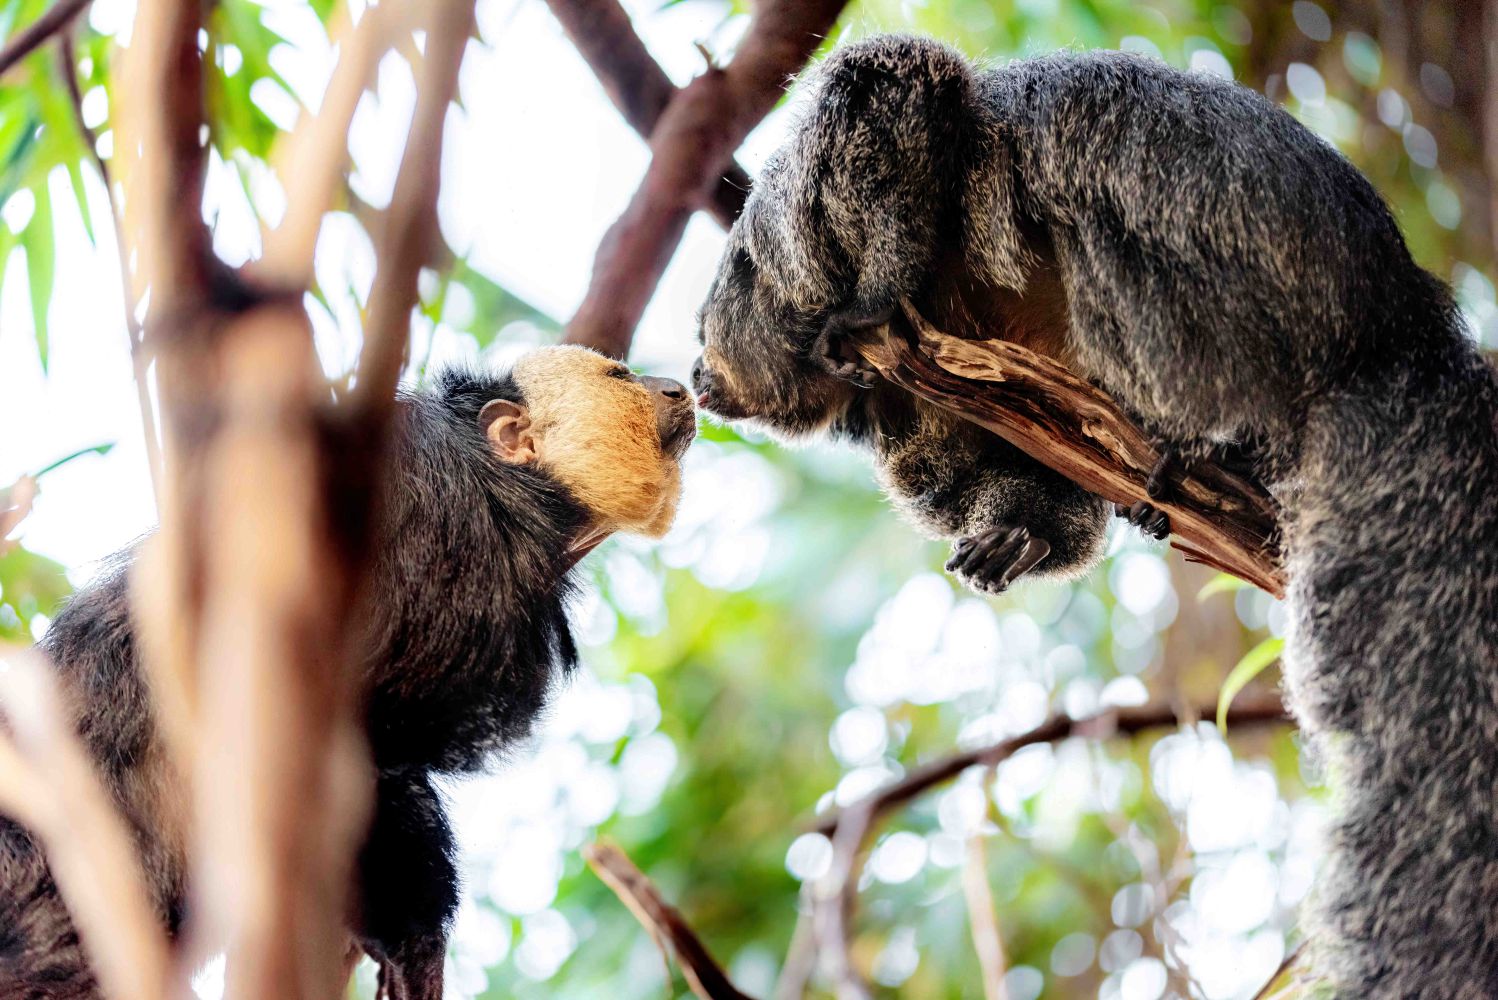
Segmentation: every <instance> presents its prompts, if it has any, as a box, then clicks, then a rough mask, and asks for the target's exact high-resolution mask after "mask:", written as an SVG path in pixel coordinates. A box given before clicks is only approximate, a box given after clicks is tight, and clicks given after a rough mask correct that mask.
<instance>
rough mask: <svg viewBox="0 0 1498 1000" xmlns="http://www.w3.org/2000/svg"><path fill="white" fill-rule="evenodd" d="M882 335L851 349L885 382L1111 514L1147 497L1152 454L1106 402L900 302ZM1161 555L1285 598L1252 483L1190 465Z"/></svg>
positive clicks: (1006, 348) (1021, 352)
mask: <svg viewBox="0 0 1498 1000" xmlns="http://www.w3.org/2000/svg"><path fill="white" fill-rule="evenodd" d="M903 305H904V315H902V316H896V317H895V319H894V321H893V322H892V323H891V324H890V327H889V334H888V336H883V335H881V334H879V333H878V332H877V331H876V332H874V333H872V334H870V335H869V336H866V337H863V338H862V339H860V340H859V341H857V347H858V350H859V353H861V354H862V355H863V356H864V358H865V359H867V360H868V362H869V363H870V364H872V365H873V366H874V367H875V368H877V369H878V370H879V373H880V374H881V375H883V376H884V377H885V378H887V379H889V380H890V381H892V382H894V383H895V384H897V385H899V386H901V387H902V388H905V389H908V390H909V391H910V392H913V393H915V394H916V395H917V396H920V397H921V398H923V399H926V400H929V401H930V402H933V403H935V404H937V405H938V406H942V407H944V408H946V409H948V410H951V411H952V412H954V413H956V414H958V415H960V416H962V417H965V418H966V419H968V420H971V421H972V422H973V423H975V424H977V425H979V426H980V427H984V428H987V429H988V430H990V431H993V432H994V433H995V434H997V435H999V436H1000V437H1002V438H1003V439H1004V440H1006V441H1008V442H1009V443H1010V444H1012V445H1014V446H1015V447H1017V448H1019V449H1020V450H1021V451H1023V452H1025V454H1027V455H1029V456H1030V457H1031V458H1034V459H1035V460H1036V461H1038V462H1042V463H1044V464H1045V465H1047V466H1049V467H1051V468H1052V469H1055V470H1056V471H1057V472H1059V473H1061V474H1062V475H1064V476H1066V477H1067V478H1068V479H1070V480H1072V481H1073V482H1075V483H1077V484H1078V485H1080V486H1082V487H1083V488H1084V489H1087V490H1090V491H1091V492H1093V493H1096V494H1097V495H1098V496H1100V497H1102V498H1103V499H1105V500H1111V501H1113V502H1114V503H1123V504H1129V503H1132V502H1134V501H1136V500H1143V499H1146V498H1147V494H1146V492H1145V481H1146V480H1147V479H1148V478H1149V474H1150V471H1151V470H1152V469H1153V468H1154V467H1155V465H1156V463H1157V462H1158V460H1159V457H1160V456H1159V452H1158V451H1157V450H1156V449H1155V447H1154V445H1152V444H1151V443H1150V440H1149V438H1147V437H1146V436H1145V435H1144V433H1143V432H1142V431H1141V430H1140V429H1139V428H1138V427H1137V426H1135V425H1134V423H1133V422H1132V421H1131V420H1130V419H1129V418H1128V417H1127V416H1125V415H1124V412H1123V411H1122V410H1121V409H1120V408H1119V407H1118V404H1116V403H1114V402H1113V400H1111V399H1110V398H1108V396H1107V394H1106V393H1104V392H1102V391H1101V390H1099V389H1097V388H1095V387H1094V386H1092V385H1091V384H1090V383H1088V382H1087V381H1086V380H1085V379H1082V378H1079V377H1078V376H1076V375H1074V374H1073V373H1071V372H1070V371H1068V370H1067V369H1066V368H1064V367H1062V366H1061V365H1059V364H1057V363H1056V362H1054V361H1051V360H1050V359H1049V358H1045V357H1042V356H1041V355H1039V354H1036V353H1035V352H1034V351H1030V350H1028V349H1026V348H1024V347H1021V346H1019V345H1018V344H1014V343H1010V342H1008V341H1003V340H982V341H975V340H962V339H959V338H957V337H952V336H949V335H947V334H944V333H942V332H940V331H938V330H937V329H935V328H934V327H933V326H932V325H931V324H930V323H928V322H927V321H926V320H925V319H924V318H923V317H922V316H921V315H920V313H918V312H916V311H915V309H914V307H912V306H911V305H910V304H909V303H908V302H906V303H904V304H903ZM1150 503H1152V504H1154V505H1155V506H1156V507H1158V508H1159V509H1160V510H1163V511H1165V512H1166V513H1167V514H1169V515H1170V525H1171V532H1172V535H1173V541H1172V543H1171V544H1173V545H1174V546H1175V547H1176V548H1178V549H1180V550H1181V551H1182V552H1184V553H1185V554H1186V558H1187V559H1190V560H1193V561H1195V562H1201V563H1206V564H1207V565H1209V566H1212V567H1215V568H1217V569H1220V570H1223V571H1224V572H1228V573H1231V574H1233V575H1234V576H1237V577H1240V578H1241V579H1244V580H1247V581H1248V582H1249V583H1252V584H1254V585H1255V586H1256V587H1259V588H1261V589H1263V590H1265V591H1267V592H1269V593H1271V594H1273V595H1274V596H1276V597H1283V596H1284V593H1285V574H1284V569H1283V567H1282V566H1281V565H1280V557H1279V543H1278V538H1277V530H1276V507H1275V503H1274V501H1273V500H1272V499H1271V498H1270V496H1269V494H1268V493H1266V492H1265V491H1264V489H1263V488H1262V487H1260V486H1259V485H1258V484H1256V483H1253V482H1250V481H1249V480H1247V479H1244V478H1243V477H1242V476H1238V475H1235V474H1234V473H1232V472H1230V471H1228V470H1226V469H1223V468H1221V467H1220V466H1216V465H1212V464H1210V463H1200V464H1196V465H1193V467H1192V469H1191V470H1190V472H1189V474H1185V475H1183V476H1182V477H1181V478H1180V480H1179V481H1178V482H1177V483H1176V484H1174V489H1173V491H1172V494H1171V496H1169V497H1168V498H1166V499H1164V500H1155V499H1150Z"/></svg>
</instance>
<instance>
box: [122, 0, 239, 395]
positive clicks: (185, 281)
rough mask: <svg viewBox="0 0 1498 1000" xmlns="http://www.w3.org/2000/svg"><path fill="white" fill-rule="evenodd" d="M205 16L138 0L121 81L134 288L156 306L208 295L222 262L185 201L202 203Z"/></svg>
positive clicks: (193, 7) (190, 4)
mask: <svg viewBox="0 0 1498 1000" xmlns="http://www.w3.org/2000/svg"><path fill="white" fill-rule="evenodd" d="M202 24H203V4H202V0H180V2H173V0H154V2H153V0H141V3H140V5H139V7H138V8H137V11H136V16H135V26H134V28H133V29H132V31H131V40H130V47H129V48H127V49H126V50H125V53H124V56H123V58H122V60H121V64H120V71H119V80H118V83H117V86H116V88H115V93H116V94H117V95H121V98H122V99H120V100H119V101H118V104H117V107H118V111H119V114H118V115H117V121H116V123H115V132H116V135H115V150H116V155H117V156H118V158H119V164H120V175H121V176H120V179H121V181H122V182H123V183H124V189H125V191H126V192H127V196H126V198H125V233H126V236H125V238H126V242H127V243H128V244H130V245H131V246H133V247H134V249H135V251H136V260H137V264H136V270H135V281H134V283H133V285H132V288H133V292H134V295H135V298H136V299H139V298H140V297H141V296H142V295H144V294H145V291H146V289H147V288H148V287H149V288H150V290H151V309H152V311H153V312H155V313H156V314H157V315H168V316H170V315H173V314H176V313H178V312H180V311H183V310H191V309H195V308H198V307H201V306H202V305H204V304H205V303H206V302H207V300H208V299H209V298H210V295H211V287H212V284H213V282H212V277H213V272H214V270H215V265H216V263H217V262H216V260H215V258H214V256H213V251H212V247H211V243H210V241H209V234H208V227H207V226H206V225H204V223H203V219H202V213H201V212H199V211H196V210H194V211H184V210H183V208H184V206H187V207H191V208H193V209H196V208H198V207H199V206H201V205H202V203H203V179H204V163H205V160H204V148H203V141H202V137H201V133H202V130H203V127H204V124H205V123H204V117H203V115H204V111H203V73H202V60H201V54H200V53H199V51H198V31H199V30H200V29H201V28H202ZM163 402H165V401H163Z"/></svg>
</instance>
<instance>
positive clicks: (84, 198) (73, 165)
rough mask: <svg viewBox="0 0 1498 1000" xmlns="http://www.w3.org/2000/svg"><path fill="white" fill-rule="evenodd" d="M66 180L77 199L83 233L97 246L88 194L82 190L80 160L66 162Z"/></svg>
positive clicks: (81, 165)
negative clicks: (68, 181) (71, 186)
mask: <svg viewBox="0 0 1498 1000" xmlns="http://www.w3.org/2000/svg"><path fill="white" fill-rule="evenodd" d="M68 180H70V181H72V182H73V197H74V198H76V199H78V214H79V215H81V216H82V217H83V231H84V232H86V233H88V241H89V242H90V243H92V244H93V245H94V246H98V245H99V241H98V240H97V239H95V238H94V216H93V213H92V212H90V211H89V209H88V193H87V192H85V191H84V190H83V164H82V162H81V161H80V160H69V161H68Z"/></svg>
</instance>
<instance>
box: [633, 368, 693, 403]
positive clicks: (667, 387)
mask: <svg viewBox="0 0 1498 1000" xmlns="http://www.w3.org/2000/svg"><path fill="white" fill-rule="evenodd" d="M640 381H641V382H642V383H643V384H644V386H645V388H647V389H649V390H650V391H651V392H657V393H660V394H661V395H662V396H664V397H665V398H666V399H669V400H671V402H673V403H679V402H682V401H683V400H685V399H686V398H687V387H686V386H684V385H682V384H681V383H680V382H678V381H676V379H674V378H661V377H659V376H657V375H647V376H646V377H644V378H642V379H641V380H640Z"/></svg>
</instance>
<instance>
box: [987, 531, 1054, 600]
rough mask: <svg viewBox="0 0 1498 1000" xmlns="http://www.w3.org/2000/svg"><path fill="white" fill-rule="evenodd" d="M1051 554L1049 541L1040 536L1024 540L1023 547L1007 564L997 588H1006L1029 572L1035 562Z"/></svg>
mask: <svg viewBox="0 0 1498 1000" xmlns="http://www.w3.org/2000/svg"><path fill="white" fill-rule="evenodd" d="M1050 554H1051V543H1050V542H1047V541H1045V540H1044V539H1042V538H1029V539H1026V540H1025V547H1024V549H1023V550H1021V552H1020V554H1019V555H1018V556H1016V557H1015V560H1014V562H1012V563H1010V564H1009V569H1008V570H1006V571H1005V573H1004V576H1003V579H1001V580H1000V581H999V589H1000V590H1005V589H1008V587H1009V585H1010V584H1011V583H1013V582H1014V581H1015V580H1017V579H1019V578H1020V577H1022V576H1024V575H1025V574H1026V573H1028V572H1030V570H1031V569H1033V568H1034V567H1035V566H1036V564H1037V563H1039V562H1040V561H1041V560H1042V559H1044V558H1045V557H1046V556H1048V555H1050Z"/></svg>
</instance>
